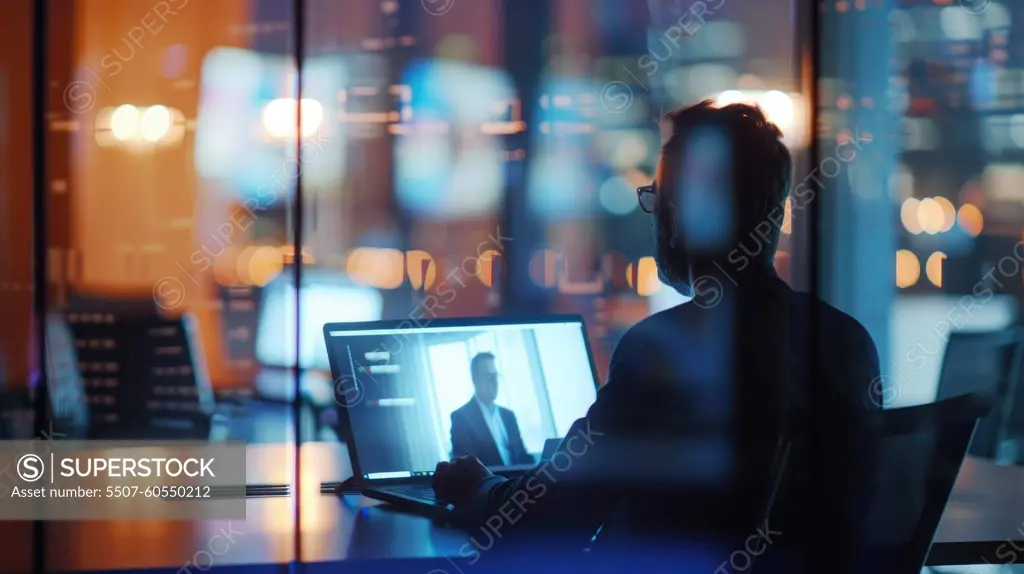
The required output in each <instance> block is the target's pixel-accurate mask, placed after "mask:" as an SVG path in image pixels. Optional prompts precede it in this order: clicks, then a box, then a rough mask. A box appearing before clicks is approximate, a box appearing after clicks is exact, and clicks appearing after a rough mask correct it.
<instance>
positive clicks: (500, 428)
mask: <svg viewBox="0 0 1024 574" xmlns="http://www.w3.org/2000/svg"><path fill="white" fill-rule="evenodd" d="M476 404H477V405H479V406H480V412H481V413H482V414H483V415H484V422H486V423H487V428H488V429H490V431H491V437H492V438H494V445H495V446H497V447H498V454H500V455H501V460H502V462H504V463H505V465H506V466H508V465H510V464H512V450H511V449H510V448H509V445H508V431H507V430H505V421H503V420H502V419H501V411H499V410H498V405H496V404H494V403H491V406H487V405H485V404H484V403H483V402H481V401H480V399H476Z"/></svg>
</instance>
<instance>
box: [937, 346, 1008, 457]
mask: <svg viewBox="0 0 1024 574" xmlns="http://www.w3.org/2000/svg"><path fill="white" fill-rule="evenodd" d="M1021 352H1022V343H1021V338H1020V337H1019V336H1018V335H1017V333H1015V331H1014V330H1012V329H1007V330H1001V331H990V332H983V333H953V334H951V335H950V336H949V344H948V345H947V347H946V354H945V356H944V357H943V361H942V371H941V374H940V377H939V387H938V390H937V392H936V398H935V400H936V401H942V400H944V399H948V398H952V397H957V396H961V395H965V394H969V393H975V392H981V393H988V394H990V396H991V397H992V401H993V404H994V405H996V406H994V408H993V409H992V410H991V412H990V413H989V415H988V416H986V417H984V418H983V419H982V420H980V421H979V422H978V428H977V430H976V431H975V433H974V441H973V442H972V443H971V445H970V447H969V448H970V450H969V453H970V454H971V455H972V456H978V457H983V458H993V457H996V456H997V452H998V449H999V443H1000V436H1001V434H1002V431H1003V429H1004V427H1005V422H1004V419H1005V418H1006V413H1005V412H1004V411H1005V409H1004V408H1003V405H1002V403H1003V402H1004V398H1005V397H1007V395H1008V393H1011V392H1015V389H1016V387H1017V385H1016V378H1017V377H1018V376H1019V373H1018V371H1019V369H1020V362H1021Z"/></svg>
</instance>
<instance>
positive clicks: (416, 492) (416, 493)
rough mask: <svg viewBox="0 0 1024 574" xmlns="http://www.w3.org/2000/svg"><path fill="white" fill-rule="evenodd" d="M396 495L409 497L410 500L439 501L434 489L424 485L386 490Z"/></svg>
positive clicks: (390, 487)
mask: <svg viewBox="0 0 1024 574" xmlns="http://www.w3.org/2000/svg"><path fill="white" fill-rule="evenodd" d="M381 490H388V491H390V492H394V493H396V494H401V495H404V496H408V497H410V498H418V499H420V500H429V501H431V502H436V501H437V494H436V493H435V492H434V489H433V487H430V486H425V485H422V484H404V485H398V486H389V487H387V488H386V489H381Z"/></svg>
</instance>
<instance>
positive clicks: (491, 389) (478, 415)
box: [452, 353, 536, 466]
mask: <svg viewBox="0 0 1024 574" xmlns="http://www.w3.org/2000/svg"><path fill="white" fill-rule="evenodd" d="M469 371H470V374H471V376H472V377H473V388H474V393H473V398H471V399H469V402H468V403H466V404H465V405H463V406H461V407H459V409H458V410H456V411H455V412H453V413H452V456H455V457H460V456H467V455H472V456H475V457H476V458H477V459H478V460H479V461H480V462H482V463H483V464H484V465H486V466H511V465H517V464H533V463H534V462H536V461H535V460H534V459H533V457H532V456H530V454H529V453H527V452H526V446H525V445H524V444H523V436H522V435H521V434H520V433H519V423H518V422H517V421H516V415H515V413H513V412H512V411H510V410H509V409H506V408H504V407H499V406H498V405H496V404H495V403H494V400H495V399H496V398H498V377H499V374H498V369H497V367H496V366H495V364H494V355H493V354H491V353H477V354H476V356H474V357H473V359H472V360H471V361H470V363H469Z"/></svg>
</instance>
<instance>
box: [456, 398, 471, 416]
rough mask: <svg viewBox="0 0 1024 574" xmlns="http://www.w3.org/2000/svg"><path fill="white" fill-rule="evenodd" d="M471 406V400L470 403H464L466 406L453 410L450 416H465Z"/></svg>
mask: <svg viewBox="0 0 1024 574" xmlns="http://www.w3.org/2000/svg"><path fill="white" fill-rule="evenodd" d="M472 406H473V400H472V399H470V401H469V402H468V403H466V404H464V405H462V406H461V407H459V408H457V409H455V410H454V411H452V416H453V417H456V416H458V417H461V416H465V415H466V414H467V413H468V411H469V409H470V408H471V407H472Z"/></svg>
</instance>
